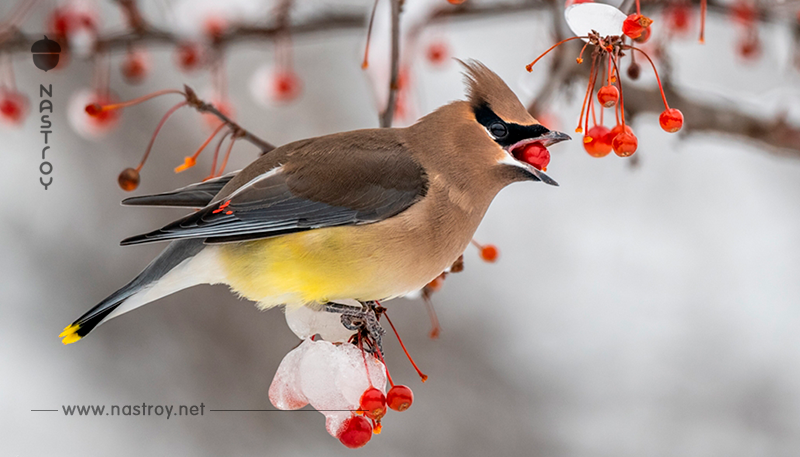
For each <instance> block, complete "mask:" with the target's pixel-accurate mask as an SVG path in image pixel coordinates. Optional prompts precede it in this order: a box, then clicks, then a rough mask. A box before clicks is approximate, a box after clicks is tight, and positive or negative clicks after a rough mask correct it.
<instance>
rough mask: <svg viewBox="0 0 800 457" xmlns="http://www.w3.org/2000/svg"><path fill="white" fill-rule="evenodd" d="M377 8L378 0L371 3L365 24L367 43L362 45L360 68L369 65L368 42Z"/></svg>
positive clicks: (370, 37)
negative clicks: (367, 20)
mask: <svg viewBox="0 0 800 457" xmlns="http://www.w3.org/2000/svg"><path fill="white" fill-rule="evenodd" d="M377 9H378V0H375V3H374V4H373V5H372V13H370V15H369V25H368V26H367V44H366V46H364V60H363V61H362V62H361V68H362V69H366V68H367V67H369V42H370V40H371V39H372V24H373V23H374V22H375V11H376V10H377Z"/></svg>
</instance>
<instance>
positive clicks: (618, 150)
mask: <svg viewBox="0 0 800 457" xmlns="http://www.w3.org/2000/svg"><path fill="white" fill-rule="evenodd" d="M625 127H626V128H625V131H624V132H622V133H620V134H619V135H617V136H615V137H614V139H613V140H612V141H611V146H612V147H613V148H614V153H615V154H616V155H618V156H620V157H630V156H632V155H633V153H634V152H636V148H637V147H638V146H639V140H638V139H637V138H636V135H634V134H633V131H632V130H631V129H630V127H628V126H625Z"/></svg>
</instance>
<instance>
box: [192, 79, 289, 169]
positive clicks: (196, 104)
mask: <svg viewBox="0 0 800 457" xmlns="http://www.w3.org/2000/svg"><path fill="white" fill-rule="evenodd" d="M183 90H184V92H185V94H186V102H187V103H189V106H191V107H192V108H194V109H196V110H197V111H199V112H201V113H209V114H213V115H214V116H217V117H218V118H219V119H220V120H221V121H222V122H224V123H225V124H227V125H228V127H229V128H230V129H231V132H232V137H233V138H241V139H243V140H246V141H248V142H250V143H252V144H254V145H255V146H257V147H258V148H259V149H261V154H262V155H263V154H266V153H267V152H269V151H271V150H273V149H275V146H273V145H272V144H270V143H268V142H266V141H264V140H262V139H261V138H259V137H257V136H256V135H254V134H253V133H251V132H250V131H248V130H246V129H244V128H243V127H242V126H240V125H239V124H237V123H236V122H234V121H233V120H232V119H231V118H229V117H228V116H226V115H224V114H223V113H222V112H220V111H219V110H218V109H217V108H216V107H215V106H214V105H212V104H211V103H207V102H204V101H203V100H201V99H200V98H199V97H198V96H197V94H196V93H195V91H194V90H193V89H192V88H191V87H189V86H187V85H184V86H183Z"/></svg>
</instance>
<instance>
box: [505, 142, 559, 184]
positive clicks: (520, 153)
mask: <svg viewBox="0 0 800 457" xmlns="http://www.w3.org/2000/svg"><path fill="white" fill-rule="evenodd" d="M571 139H572V138H570V136H569V135H567V134H566V133H561V132H557V131H555V130H551V131H549V132H547V133H545V134H543V135H539V136H537V137H534V138H527V139H524V140H522V141H519V142H517V143H515V144H513V145H511V146H509V147H508V148H507V149H506V150H507V151H508V152H509V153H510V154H511V155H512V156H513V157H514V158H515V159H517V161H519V163H520V164H521V165H523V166H524V168H525V169H526V170H527V171H528V172H530V174H532V175H533V176H535V177H536V178H538V179H539V181H541V182H543V183H546V184H550V185H551V186H558V183H557V182H556V181H555V180H554V179H553V178H551V177H550V176H547V174H545V172H544V171H543V169H545V168H546V166H547V163H549V162H550V152H549V151H548V150H547V147H548V146H550V145H553V144H556V143H560V142H562V141H565V140H571ZM534 145H536V146H541V147H539V148H537V147H536V146H534ZM529 146H530V147H529ZM531 148H533V150H535V151H536V154H535V155H534V156H531V155H530V154H529V152H530V151H531V150H532V149H531ZM544 155H546V157H545V156H544Z"/></svg>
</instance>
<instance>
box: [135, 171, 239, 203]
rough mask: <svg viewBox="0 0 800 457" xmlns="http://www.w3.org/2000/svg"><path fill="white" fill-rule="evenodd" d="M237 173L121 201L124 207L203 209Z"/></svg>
mask: <svg viewBox="0 0 800 457" xmlns="http://www.w3.org/2000/svg"><path fill="white" fill-rule="evenodd" d="M238 172H239V171H234V172H231V173H228V174H226V175H223V176H219V177H217V178H214V179H209V180H208V181H204V182H200V183H197V184H192V185H189V186H186V187H181V188H180V189H176V190H173V191H171V192H164V193H160V194H153V195H141V196H138V197H130V198H126V199H125V200H122V204H123V205H126V206H176V207H189V208H203V207H205V206H207V205H208V204H209V203H211V200H213V199H214V196H215V195H217V194H218V193H219V191H220V190H222V188H223V187H225V185H226V184H228V182H230V180H231V179H233V178H234V176H236V174H237V173H238Z"/></svg>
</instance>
